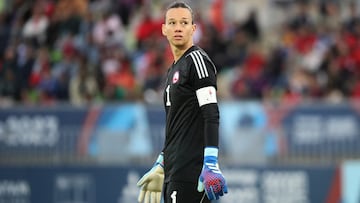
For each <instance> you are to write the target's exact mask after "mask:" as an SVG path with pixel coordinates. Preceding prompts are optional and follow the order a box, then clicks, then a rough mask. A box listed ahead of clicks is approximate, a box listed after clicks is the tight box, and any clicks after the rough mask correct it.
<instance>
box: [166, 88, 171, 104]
mask: <svg viewBox="0 0 360 203" xmlns="http://www.w3.org/2000/svg"><path fill="white" fill-rule="evenodd" d="M166 106H171V102H170V85H168V86H167V87H166Z"/></svg>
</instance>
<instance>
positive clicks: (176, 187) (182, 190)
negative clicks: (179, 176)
mask: <svg viewBox="0 0 360 203" xmlns="http://www.w3.org/2000/svg"><path fill="white" fill-rule="evenodd" d="M164 200H165V203H210V200H209V199H208V198H207V196H206V194H205V192H198V191H197V183H190V182H168V183H164Z"/></svg>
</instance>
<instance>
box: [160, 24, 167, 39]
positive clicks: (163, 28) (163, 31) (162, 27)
mask: <svg viewBox="0 0 360 203" xmlns="http://www.w3.org/2000/svg"><path fill="white" fill-rule="evenodd" d="M161 32H162V34H163V35H164V36H166V29H165V24H164V23H163V24H162V26H161Z"/></svg>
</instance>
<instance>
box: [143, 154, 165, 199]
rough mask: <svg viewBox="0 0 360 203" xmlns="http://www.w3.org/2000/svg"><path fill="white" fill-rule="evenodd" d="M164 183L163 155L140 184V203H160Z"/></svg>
mask: <svg viewBox="0 0 360 203" xmlns="http://www.w3.org/2000/svg"><path fill="white" fill-rule="evenodd" d="M163 183H164V157H163V154H162V153H161V154H160V155H159V157H158V159H157V161H156V163H155V164H154V166H153V167H152V168H151V170H150V171H148V172H147V173H146V174H145V175H144V176H143V177H142V178H141V179H140V180H139V181H138V182H137V186H139V187H140V188H141V189H140V193H139V197H138V202H140V203H143V202H144V203H160V201H161V192H162V188H163Z"/></svg>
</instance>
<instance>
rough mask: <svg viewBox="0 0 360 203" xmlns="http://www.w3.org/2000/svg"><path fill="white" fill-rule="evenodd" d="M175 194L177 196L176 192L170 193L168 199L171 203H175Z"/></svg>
mask: <svg viewBox="0 0 360 203" xmlns="http://www.w3.org/2000/svg"><path fill="white" fill-rule="evenodd" d="M176 194H177V192H176V191H173V192H172V193H171V195H170V197H171V200H172V201H171V203H176Z"/></svg>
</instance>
